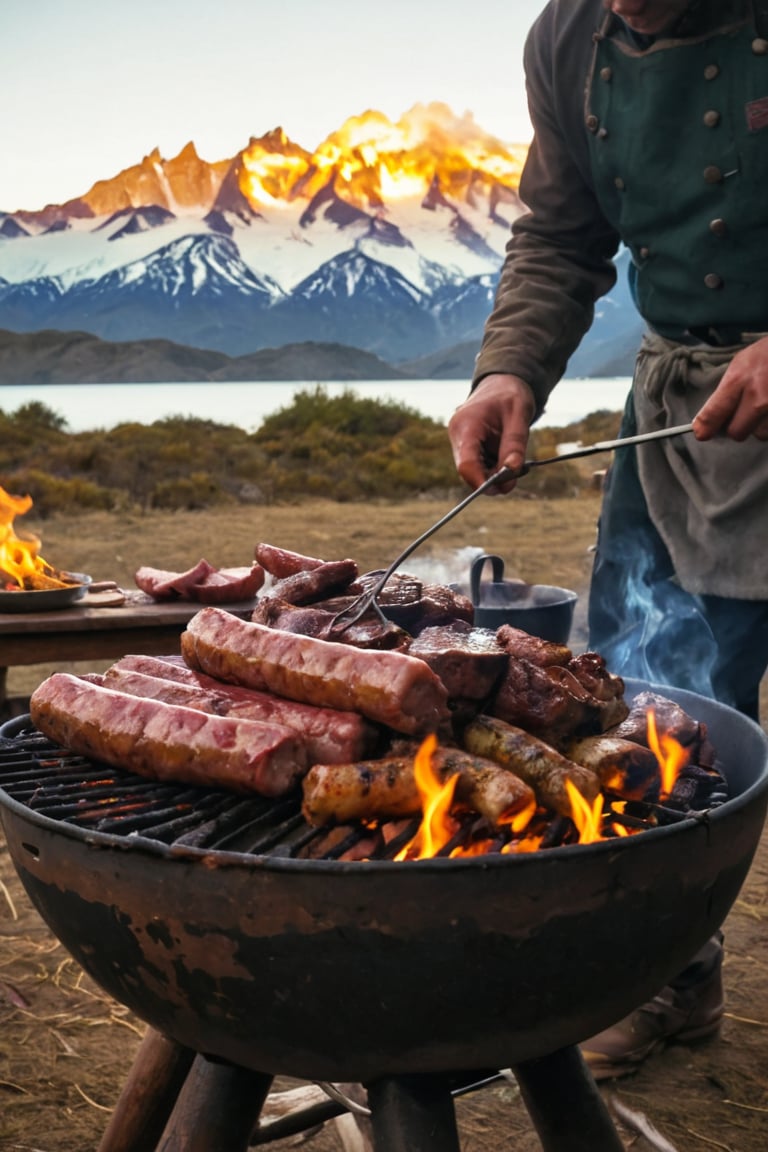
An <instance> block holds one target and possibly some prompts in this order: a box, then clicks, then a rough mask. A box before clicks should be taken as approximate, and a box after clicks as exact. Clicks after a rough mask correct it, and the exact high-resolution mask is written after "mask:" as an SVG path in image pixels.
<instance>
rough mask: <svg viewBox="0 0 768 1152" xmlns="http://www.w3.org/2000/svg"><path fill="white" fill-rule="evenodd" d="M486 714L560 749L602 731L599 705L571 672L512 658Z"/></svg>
mask: <svg viewBox="0 0 768 1152" xmlns="http://www.w3.org/2000/svg"><path fill="white" fill-rule="evenodd" d="M486 710H487V711H488V712H489V713H490V714H491V715H492V716H496V717H498V719H500V720H504V721H506V722H507V723H508V724H514V725H516V726H519V727H520V728H525V730H526V731H528V732H532V733H533V734H534V735H535V736H540V737H541V738H542V739H544V738H546V740H547V742H548V743H551V744H555V745H557V746H558V747H559V746H560V744H561V743H563V742H565V741H567V740H570V739H573V738H575V737H576V736H588V735H595V734H596V733H599V732H601V731H602V716H601V708H600V704H599V702H598V701H597V700H595V699H594V698H593V697H591V696H590V694H589V693H588V692H587V691H586V690H585V689H583V688H582V687H581V685H580V684H579V682H578V681H577V680H576V678H575V677H574V676H573V675H572V674H571V673H569V672H568V670H567V668H562V667H560V666H559V665H553V666H551V667H549V668H540V667H539V666H538V665H537V664H532V663H531V662H530V661H529V660H521V659H518V658H517V657H516V656H510V657H509V659H508V664H507V671H506V673H505V674H504V677H503V679H502V680H501V683H500V684H499V686H498V688H497V690H496V692H495V693H494V696H493V698H492V699H491V701H490V703H489V704H488V707H487V709H486Z"/></svg>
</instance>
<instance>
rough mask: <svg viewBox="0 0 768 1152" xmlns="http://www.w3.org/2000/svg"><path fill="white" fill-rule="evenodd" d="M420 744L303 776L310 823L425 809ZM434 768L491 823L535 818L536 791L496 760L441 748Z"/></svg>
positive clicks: (317, 768)
mask: <svg viewBox="0 0 768 1152" xmlns="http://www.w3.org/2000/svg"><path fill="white" fill-rule="evenodd" d="M417 750H418V748H417V745H415V744H414V746H413V748H412V749H409V750H408V751H407V752H405V753H402V754H399V755H396V756H388V757H385V758H384V759H381V760H362V761H358V762H357V763H351V764H336V765H330V764H313V766H312V767H311V768H310V770H309V772H308V773H307V775H306V776H305V778H304V781H303V783H302V789H303V794H304V802H303V806H302V811H303V813H304V817H305V819H306V820H307V821H308V822H309V823H310V824H328V823H335V824H345V823H348V822H350V821H352V820H397V819H400V818H401V817H405V816H414V815H417V814H418V813H419V812H420V811H421V797H420V794H419V789H418V786H417V784H416V777H415V772H414V759H415V756H416V753H417ZM431 762H432V769H433V771H434V773H435V775H436V776H437V778H438V779H439V780H440V781H441V783H444V782H445V781H446V780H447V779H448V778H449V777H451V776H454V775H457V774H458V776H459V779H458V781H457V784H456V792H455V799H456V801H457V802H458V803H459V804H462V805H465V806H466V807H468V808H470V809H472V810H473V811H475V812H478V813H479V814H480V815H481V816H485V817H486V819H487V820H489V821H490V822H491V823H492V824H500V823H508V822H510V821H512V819H513V818H515V817H517V819H515V824H516V826H517V827H524V826H525V824H526V823H527V822H528V819H530V816H532V815H533V812H534V809H535V807H536V800H535V797H534V793H533V790H532V789H531V788H530V787H529V786H528V785H527V784H526V783H525V782H524V781H523V780H521V779H520V778H519V777H518V776H515V775H514V774H513V773H512V772H509V771H507V770H506V769H504V768H500V767H499V765H498V764H494V763H493V761H491V760H486V759H483V758H481V757H478V756H472V755H471V754H469V753H467V752H464V751H462V750H461V749H458V748H448V747H444V746H442V745H438V747H437V748H436V749H435V751H434V752H433V753H432V758H431Z"/></svg>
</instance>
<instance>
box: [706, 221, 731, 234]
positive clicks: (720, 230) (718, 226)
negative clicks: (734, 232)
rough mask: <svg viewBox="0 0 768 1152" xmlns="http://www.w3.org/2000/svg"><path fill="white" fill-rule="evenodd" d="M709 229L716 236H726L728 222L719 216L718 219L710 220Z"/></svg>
mask: <svg viewBox="0 0 768 1152" xmlns="http://www.w3.org/2000/svg"><path fill="white" fill-rule="evenodd" d="M709 230H710V232H712V233H713V234H714V235H715V236H725V234H726V232H727V231H728V225H727V224H726V222H725V220H722V219H721V218H720V217H719V216H718V218H717V219H716V220H710V222H709Z"/></svg>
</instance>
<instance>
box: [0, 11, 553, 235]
mask: <svg viewBox="0 0 768 1152" xmlns="http://www.w3.org/2000/svg"><path fill="white" fill-rule="evenodd" d="M545 2H546V0H518V2H517V3H516V4H515V5H510V4H509V3H508V2H507V0H481V2H480V3H479V4H476V5H474V6H470V5H467V4H465V3H462V2H460V0H441V3H440V5H439V7H438V5H437V4H436V3H433V2H432V0H422V4H421V5H420V6H419V7H415V6H412V5H411V2H410V0H390V2H389V4H388V6H387V10H386V12H385V13H384V14H382V12H381V9H380V7H379V6H378V5H376V6H374V5H373V4H370V3H369V4H368V5H367V6H366V4H365V3H364V2H362V0H328V2H327V3H326V4H325V5H324V6H323V7H322V8H318V7H317V6H316V5H314V4H313V3H312V0H287V3H286V4H284V5H283V7H282V8H279V9H278V8H273V9H270V10H267V11H264V10H262V11H258V12H257V11H256V6H255V5H253V4H245V3H244V0H220V2H219V4H218V5H217V6H216V8H215V10H212V9H211V8H210V6H209V5H206V4H203V3H202V0H187V2H184V3H183V2H182V0H166V2H165V3H164V4H163V5H160V6H157V5H155V4H154V2H153V0H116V2H115V3H114V4H113V5H110V6H109V7H108V8H106V9H105V8H104V7H103V6H101V5H99V6H97V5H96V3H95V0H69V3H68V4H66V5H60V4H58V3H57V0H38V2H37V3H36V4H35V5H34V7H33V8H30V6H29V5H28V4H27V3H26V0H4V2H3V4H2V5H0V101H2V104H3V106H4V107H5V108H6V109H13V113H12V114H10V113H9V114H6V116H5V117H3V120H2V122H0V149H1V150H2V155H3V157H4V163H3V167H2V170H0V212H6V213H13V212H16V211H20V210H24V211H38V210H40V209H42V208H43V207H45V206H46V205H48V204H61V203H64V202H65V201H67V200H71V199H75V198H76V197H78V196H82V195H84V194H85V193H86V192H88V190H89V189H90V188H91V187H92V186H93V184H94V183H96V182H97V181H98V180H105V179H111V178H112V177H114V176H116V175H117V174H118V173H119V172H121V171H123V170H124V169H126V168H130V167H132V166H133V165H135V164H138V163H140V162H141V160H142V159H143V158H144V157H145V156H147V155H149V154H150V153H151V152H152V151H153V150H154V149H155V148H156V149H157V150H158V151H159V152H160V155H161V156H162V157H163V159H166V160H167V159H171V158H173V157H174V156H176V155H178V153H179V152H180V151H181V149H182V148H183V147H184V146H185V145H186V144H187V143H189V142H190V141H191V142H192V143H194V145H195V148H196V150H197V152H198V154H199V155H200V156H201V158H203V159H204V160H207V161H209V162H211V163H213V162H215V161H218V160H225V159H229V158H230V157H232V156H234V155H236V154H237V152H239V151H240V150H242V149H243V148H245V147H246V146H247V144H248V141H249V139H250V138H251V137H256V138H258V137H261V136H264V135H265V134H266V133H268V132H270V131H272V130H273V129H275V128H278V127H280V128H282V129H283V130H284V132H285V133H286V135H287V136H288V137H289V138H290V139H291V140H292V141H293V142H294V143H296V144H299V145H301V146H302V147H303V148H305V149H307V150H308V151H314V150H315V149H317V147H318V146H319V145H320V144H321V143H322V142H323V140H325V139H326V138H327V136H329V135H330V134H331V133H333V132H335V131H337V130H338V129H339V128H340V127H341V125H342V124H343V123H344V122H345V121H346V120H347V119H349V118H350V117H352V116H358V115H362V114H364V113H365V112H366V111H369V110H375V111H378V112H381V113H383V114H384V115H386V116H387V117H389V119H390V120H392V121H397V120H398V119H399V118H400V117H401V116H402V115H403V114H404V113H405V112H406V111H407V110H408V109H409V108H411V107H412V106H413V105H415V104H429V103H433V102H439V103H443V104H446V105H448V107H450V108H451V110H452V111H453V112H454V113H455V114H456V115H457V116H463V115H464V114H466V113H469V114H471V115H472V117H473V118H474V120H475V122H476V123H477V124H478V126H479V127H480V128H482V129H483V130H485V131H487V132H489V133H491V134H493V135H495V136H497V137H498V138H499V140H501V141H503V142H504V143H508V144H515V143H527V142H528V141H529V140H530V136H531V127H530V121H529V119H528V114H527V109H526V104H525V93H524V81H523V69H522V49H523V43H524V39H525V36H526V34H527V31H528V28H529V27H530V25H531V23H532V22H533V20H534V19H535V18H536V16H537V15H538V14H539V12H540V11H541V10H542V9H543V8H544V6H545ZM361 9H362V11H361ZM366 12H369V13H370V16H369V18H368V19H366ZM83 29H85V30H86V34H84V33H83ZM223 31H226V32H227V36H226V37H224V36H223V35H222V33H223ZM217 33H218V34H219V35H221V36H222V38H221V44H220V45H219V41H218V40H217V39H216V36H217ZM230 35H233V36H234V37H235V39H234V40H233V39H230ZM366 37H367V39H366ZM30 40H32V43H33V45H34V51H33V52H32V53H27V52H25V51H24V50H22V49H21V48H20V46H21V45H22V44H24V45H26V44H28V43H29V42H30ZM265 42H266V45H267V47H266V51H263V50H262V52H261V54H260V53H259V45H260V44H265ZM371 44H372V45H373V51H371V50H370V46H371ZM276 45H277V46H278V47H279V48H280V49H281V50H280V51H277V50H275V46H276ZM361 45H362V49H361ZM422 46H423V51H422ZM219 47H220V50H219V51H217V48H219ZM115 49H118V50H119V53H120V56H119V59H118V60H117V61H116V60H115V59H114V55H115ZM459 53H461V55H459ZM372 56H374V57H375V59H374V60H373V65H372V59H371V57H372ZM478 60H481V66H479V65H478ZM339 61H340V62H341V66H339V64H338V62H339ZM32 64H33V65H34V66H32ZM297 72H298V73H299V75H297ZM123 73H124V75H123ZM41 76H42V77H44V83H41V81H40V77H41ZM201 77H203V78H204V83H201V80H200V78H201ZM254 104H255V105H257V106H258V109H257V110H256V111H254V110H253V105H254Z"/></svg>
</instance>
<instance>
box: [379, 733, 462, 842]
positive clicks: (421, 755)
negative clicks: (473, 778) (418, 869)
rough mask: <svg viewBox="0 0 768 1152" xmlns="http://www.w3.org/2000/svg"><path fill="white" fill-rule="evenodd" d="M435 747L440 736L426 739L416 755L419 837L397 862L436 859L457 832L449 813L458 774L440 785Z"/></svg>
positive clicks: (414, 766) (417, 835)
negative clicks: (436, 768) (434, 763)
mask: <svg viewBox="0 0 768 1152" xmlns="http://www.w3.org/2000/svg"><path fill="white" fill-rule="evenodd" d="M436 747H437V737H436V736H435V735H431V736H427V738H426V739H425V740H424V742H423V743H422V745H421V747H420V748H419V750H418V752H417V753H416V759H415V760H414V763H413V771H414V776H415V779H416V786H417V788H418V789H419V794H420V796H421V806H422V811H423V816H422V821H421V824H420V825H419V828H418V831H417V832H416V835H415V836H414V837H413V839H412V840H410V841H409V843H408V844H406V846H405V848H403V849H402V851H401V852H399V853H398V855H397V856H396V857H395V859H396V860H424V859H426V858H428V857H431V856H436V855H437V853H438V852H439V851H440V849H441V848H443V847H445V845H446V844H447V843H448V841H449V840H450V839H451V837H452V836H453V835H454V833H455V832H456V831H457V828H458V825H457V824H456V822H455V821H454V820H452V819H451V815H450V811H451V804H452V803H453V794H454V792H455V791H456V784H457V783H458V779H459V774H458V772H457V773H455V775H453V776H449V777H448V779H447V780H446V781H445V783H444V784H443V783H441V782H440V780H439V779H438V778H437V776H436V775H435V773H434V772H433V770H432V753H433V752H434V750H435V748H436Z"/></svg>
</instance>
